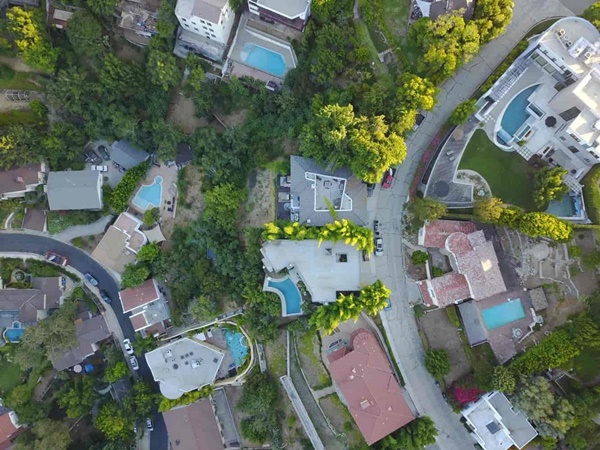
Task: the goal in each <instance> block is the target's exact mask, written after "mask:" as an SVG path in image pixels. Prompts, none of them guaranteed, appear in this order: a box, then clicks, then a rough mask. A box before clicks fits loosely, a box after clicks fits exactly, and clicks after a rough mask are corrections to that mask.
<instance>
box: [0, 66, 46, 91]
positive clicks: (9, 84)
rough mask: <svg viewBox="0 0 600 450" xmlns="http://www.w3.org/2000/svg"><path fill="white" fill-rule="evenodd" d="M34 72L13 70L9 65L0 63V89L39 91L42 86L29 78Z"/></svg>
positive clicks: (32, 76)
mask: <svg viewBox="0 0 600 450" xmlns="http://www.w3.org/2000/svg"><path fill="white" fill-rule="evenodd" d="M34 77H35V75H34V74H31V73H25V72H15V71H14V70H12V69H11V68H10V67H8V66H5V65H3V64H0V89H15V90H21V91H41V90H43V88H41V87H40V86H38V85H37V84H35V83H33V82H32V81H31V80H32V79H33V78H34Z"/></svg>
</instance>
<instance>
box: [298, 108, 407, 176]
mask: <svg viewBox="0 0 600 450" xmlns="http://www.w3.org/2000/svg"><path fill="white" fill-rule="evenodd" d="M300 150H301V151H302V153H303V154H304V156H307V157H310V158H314V159H315V160H316V161H317V163H319V164H323V165H327V166H331V167H333V168H339V167H343V166H346V165H348V166H349V167H350V168H351V169H352V172H353V173H354V174H355V175H356V176H357V177H358V178H360V179H361V180H363V181H365V182H368V183H377V182H379V181H380V180H381V177H382V176H383V173H384V172H385V171H386V170H387V169H389V168H390V167H392V166H394V165H396V164H400V163H401V162H402V161H403V160H404V158H405V156H406V145H405V143H404V140H403V139H402V138H401V137H400V136H398V135H397V134H395V133H393V132H389V131H388V126H387V125H386V123H385V121H384V117H383V116H375V117H372V118H367V117H364V116H358V117H357V116H355V115H354V109H353V107H352V105H348V106H340V105H337V104H334V105H327V106H325V107H323V108H321V109H320V110H318V111H317V112H316V113H315V114H314V115H313V117H312V119H311V121H310V122H309V123H308V125H306V126H305V127H304V129H303V131H302V134H301V136H300Z"/></svg>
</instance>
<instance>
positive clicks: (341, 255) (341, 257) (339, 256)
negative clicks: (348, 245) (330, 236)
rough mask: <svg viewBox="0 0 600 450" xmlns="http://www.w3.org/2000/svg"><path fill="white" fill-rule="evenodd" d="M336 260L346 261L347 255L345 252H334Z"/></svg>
mask: <svg viewBox="0 0 600 450" xmlns="http://www.w3.org/2000/svg"><path fill="white" fill-rule="evenodd" d="M335 256H336V260H337V262H339V263H345V262H348V255H347V254H346V253H336V255H335Z"/></svg>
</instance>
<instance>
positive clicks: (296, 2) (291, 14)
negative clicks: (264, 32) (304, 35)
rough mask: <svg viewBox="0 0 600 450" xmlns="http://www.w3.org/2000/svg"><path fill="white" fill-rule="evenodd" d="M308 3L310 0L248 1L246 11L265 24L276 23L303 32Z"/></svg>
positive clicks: (308, 13) (308, 9)
mask: <svg viewBox="0 0 600 450" xmlns="http://www.w3.org/2000/svg"><path fill="white" fill-rule="evenodd" d="M310 3H311V0H248V10H249V11H250V12H251V13H252V14H255V15H257V16H259V17H260V19H261V20H264V21H265V22H278V23H282V24H283V25H286V26H288V27H291V28H294V29H296V30H299V31H304V27H305V26H306V23H307V22H308V18H309V16H310Z"/></svg>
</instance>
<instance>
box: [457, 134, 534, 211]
mask: <svg viewBox="0 0 600 450" xmlns="http://www.w3.org/2000/svg"><path fill="white" fill-rule="evenodd" d="M458 169H459V170H463V169H465V170H474V171H475V172H477V173H479V174H480V175H481V176H482V177H483V178H485V180H486V181H487V183H488V185H489V186H490V189H491V190H492V195H493V196H494V197H500V198H501V199H502V200H504V201H505V202H506V203H510V204H511V205H515V206H519V207H521V208H523V209H525V210H526V211H535V210H536V209H537V208H536V207H535V204H534V202H533V171H534V169H533V168H530V167H529V166H528V165H527V161H525V159H524V158H523V157H521V156H520V155H519V154H517V153H516V152H505V151H503V150H501V149H499V148H498V147H496V146H495V145H494V144H493V143H492V141H490V140H489V138H488V137H487V135H486V134H485V131H483V130H477V131H475V133H474V134H473V136H472V137H471V140H470V141H469V143H468V145H467V148H466V150H465V152H464V154H463V156H462V159H461V161H460V164H459V166H458Z"/></svg>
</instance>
